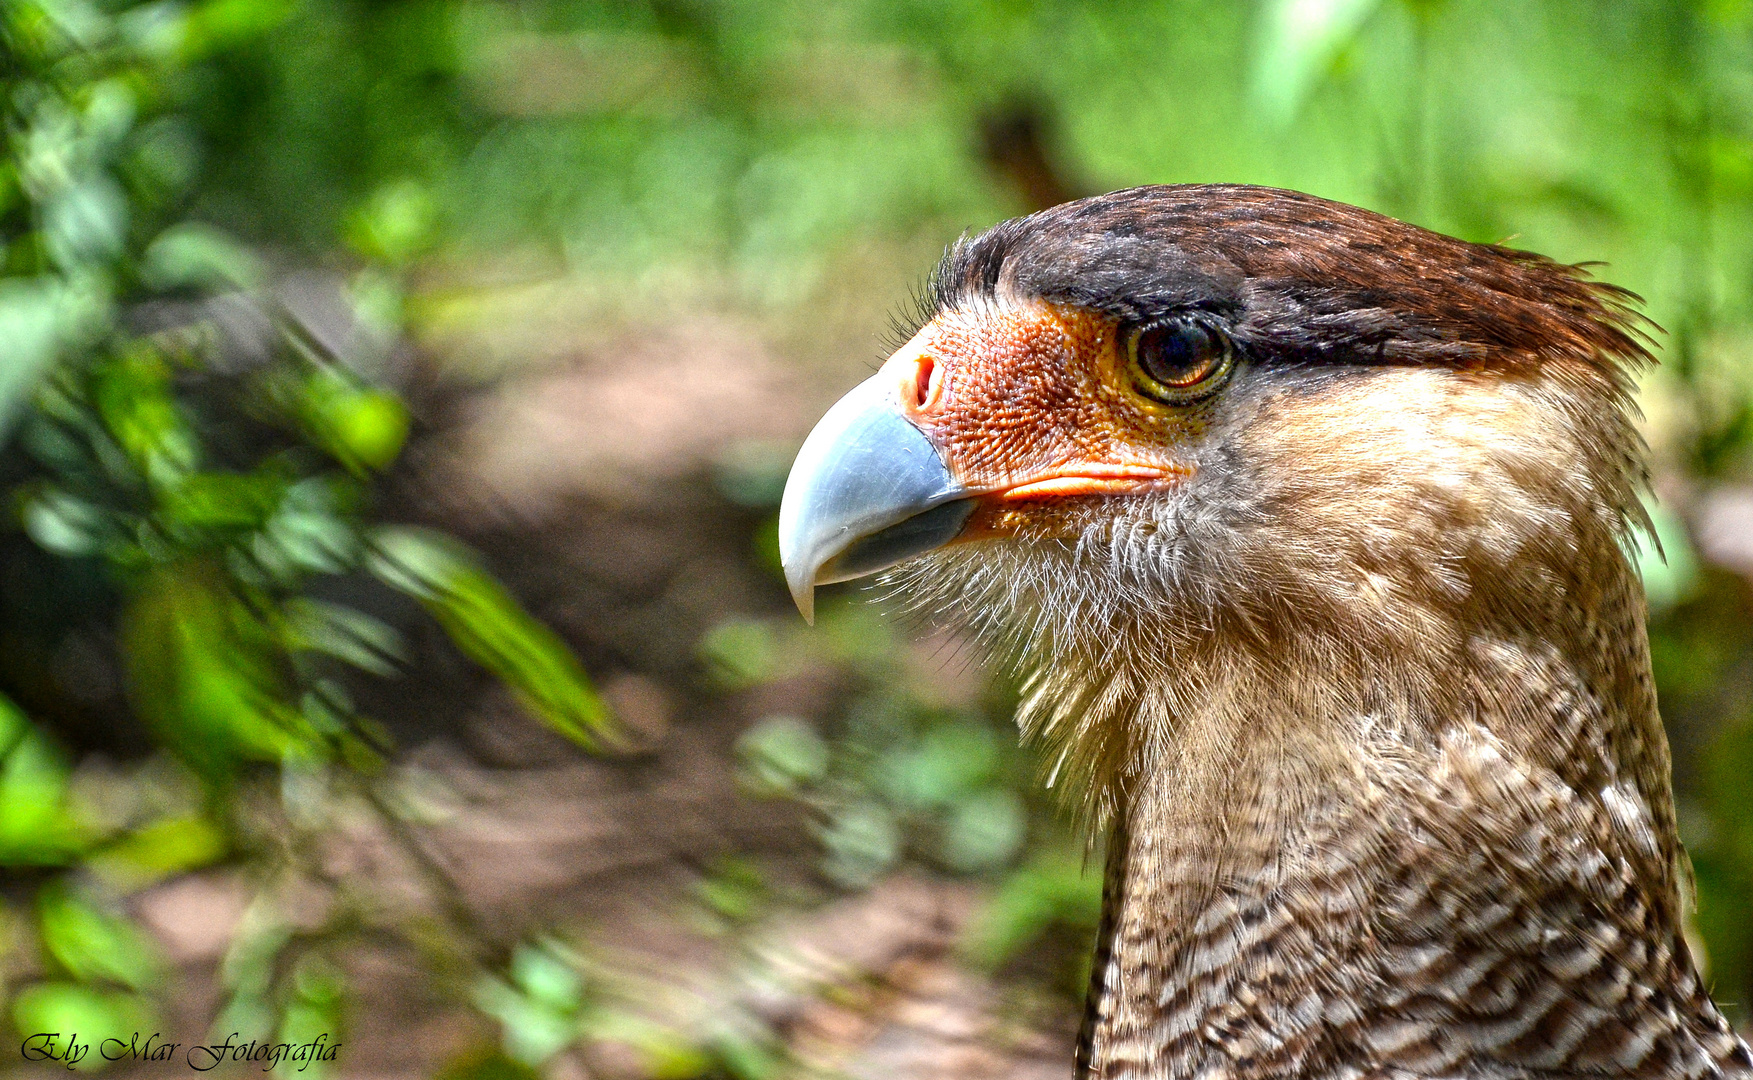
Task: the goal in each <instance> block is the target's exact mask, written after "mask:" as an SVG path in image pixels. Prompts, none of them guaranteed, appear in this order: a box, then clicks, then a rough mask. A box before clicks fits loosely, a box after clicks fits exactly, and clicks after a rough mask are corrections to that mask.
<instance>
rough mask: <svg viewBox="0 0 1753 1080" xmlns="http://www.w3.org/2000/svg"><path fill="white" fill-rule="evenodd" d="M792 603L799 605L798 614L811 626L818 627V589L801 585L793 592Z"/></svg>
mask: <svg viewBox="0 0 1753 1080" xmlns="http://www.w3.org/2000/svg"><path fill="white" fill-rule="evenodd" d="M791 601H792V603H794V604H796V605H797V613H798V614H799V615H802V616H803V621H804V622H805V623H808V624H809V625H810V626H814V625H816V587H815V586H814V585H799V586H796V587H794V588H793V589H792V590H791Z"/></svg>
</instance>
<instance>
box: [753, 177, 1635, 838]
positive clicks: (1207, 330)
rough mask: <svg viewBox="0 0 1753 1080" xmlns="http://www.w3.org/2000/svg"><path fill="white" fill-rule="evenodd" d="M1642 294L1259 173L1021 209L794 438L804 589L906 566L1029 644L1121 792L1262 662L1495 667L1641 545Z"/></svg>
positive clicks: (1021, 648)
mask: <svg viewBox="0 0 1753 1080" xmlns="http://www.w3.org/2000/svg"><path fill="white" fill-rule="evenodd" d="M1634 299H1635V298H1633V297H1631V296H1630V295H1629V294H1627V293H1625V292H1623V291H1621V290H1618V289H1616V288H1613V287H1611V286H1606V285H1602V284H1598V283H1595V282H1592V281H1590V280H1588V278H1587V276H1586V275H1585V274H1584V273H1583V272H1582V271H1581V270H1579V269H1577V268H1574V267H1570V266H1565V265H1560V264H1558V263H1554V262H1552V261H1550V260H1547V259H1544V258H1541V257H1539V256H1535V255H1530V254H1527V253H1524V252H1519V251H1514V250H1510V249H1508V248H1504V247H1496V246H1488V245H1478V244H1470V243H1466V242H1463V241H1460V240H1455V239H1451V238H1449V237H1445V236H1440V235H1438V234H1435V233H1432V232H1428V231H1426V230H1423V229H1419V228H1416V227H1414V226H1411V225H1407V224H1404V223H1402V222H1399V221H1395V220H1392V219H1390V218H1386V217H1383V216H1380V215H1378V214H1374V213H1371V212H1368V211H1365V210H1360V209H1357V208H1355V207H1350V206H1344V205H1340V204H1336V203H1332V202H1328V201H1325V200H1322V199H1317V198H1314V197H1311V196H1308V195H1302V194H1297V193H1294V192H1287V191H1277V190H1270V189H1264V188H1255V187H1244V186H1173V187H1145V188H1136V189H1132V190H1128V191H1121V192H1116V193H1114V194H1111V195H1106V196H1101V197H1098V198H1092V199H1085V200H1082V201H1079V202H1073V203H1068V204H1066V205H1063V206H1059V207H1056V208H1054V209H1051V210H1047V211H1044V212H1042V213H1038V214H1034V215H1032V216H1029V217H1025V218H1021V219H1018V220H1014V221H1010V222H1006V223H1004V224H1001V225H999V226H997V227H995V228H993V229H991V230H989V231H988V232H986V233H984V234H982V235H980V236H978V237H976V238H974V239H972V240H964V241H962V242H960V243H958V244H956V245H955V247H954V248H953V249H952V250H951V251H950V252H949V253H948V254H947V255H946V257H945V259H944V261H943V263H942V265H941V266H940V267H939V269H938V271H937V273H936V275H935V276H934V278H933V279H932V283H931V288H930V291H929V295H928V298H927V301H928V302H927V308H928V310H927V312H926V320H925V322H924V325H923V326H921V327H920V328H919V329H918V332H917V333H916V334H914V336H913V337H912V339H911V340H910V341H908V342H907V343H906V344H905V345H904V346H903V347H902V348H901V349H900V350H899V351H897V352H896V353H895V354H894V355H893V356H892V357H891V358H890V359H889V360H888V362H887V363H886V364H884V365H883V367H882V368H881V369H880V370H879V371H878V372H877V373H876V374H875V375H874V376H873V377H871V378H870V379H869V380H868V381H867V382H865V383H864V384H863V385H861V386H859V387H858V388H856V389H855V390H853V391H852V392H851V393H849V394H848V395H847V396H846V397H845V398H844V399H842V400H841V401H840V403H839V404H837V405H835V406H834V408H833V409H832V410H831V411H830V412H829V413H828V414H827V415H826V416H825V417H824V418H823V420H822V421H821V423H820V424H819V425H818V426H817V428H816V429H815V431H814V432H813V433H812V434H811V435H810V437H809V439H808V440H807V441H806V442H805V444H804V447H803V449H802V451H801V453H800V454H799V457H798V460H797V463H796V465H795V466H794V468H793V471H792V474H791V478H790V482H789V484H788V485H787V488H786V492H785V501H784V505H783V508H782V510H781V514H780V547H781V553H782V556H783V560H784V564H785V569H786V574H787V577H788V580H789V582H790V585H791V589H792V592H793V595H794V596H795V598H796V599H797V602H798V605H799V607H800V608H801V609H802V610H803V611H804V613H805V615H806V616H808V615H809V614H810V613H811V610H812V594H813V590H814V588H815V586H817V585H818V584H823V583H826V582H832V581H840V580H845V579H848V578H853V577H858V576H861V575H865V574H870V573H874V572H876V571H879V570H885V569H888V568H890V567H896V568H897V569H896V570H895V571H894V572H893V577H894V580H895V581H896V582H897V583H898V585H899V586H900V588H901V590H902V592H903V593H904V594H905V595H906V596H907V597H908V599H909V600H910V602H912V603H914V604H915V605H918V606H919V607H921V608H923V609H926V610H929V611H932V612H934V613H937V612H941V613H943V614H945V615H947V616H949V617H951V618H954V619H959V620H961V621H962V622H964V623H965V624H967V625H968V626H970V627H971V628H972V629H973V630H974V631H976V632H977V633H978V634H979V635H980V636H981V637H983V638H984V639H985V640H986V641H988V642H989V643H991V644H992V645H993V646H994V647H995V648H996V649H997V650H999V651H1000V652H1002V653H1006V654H1008V655H1009V657H1010V658H1011V659H1012V660H1013V661H1014V662H1016V663H1018V664H1019V665H1020V666H1021V667H1022V668H1023V670H1024V672H1025V673H1026V675H1027V677H1028V680H1029V681H1028V683H1027V688H1028V693H1027V695H1026V700H1025V708H1024V716H1023V719H1024V725H1025V729H1030V730H1033V731H1034V732H1035V733H1037V734H1039V735H1041V736H1043V738H1044V739H1045V741H1046V742H1047V744H1048V749H1049V751H1050V752H1049V755H1048V758H1049V765H1050V767H1052V768H1053V769H1055V770H1057V771H1059V772H1060V773H1062V774H1064V775H1066V776H1069V777H1071V778H1073V779H1081V780H1082V781H1083V782H1082V783H1081V784H1078V785H1074V786H1076V787H1078V788H1079V790H1080V794H1081V795H1083V796H1084V798H1085V799H1086V800H1087V802H1088V804H1089V806H1090V807H1091V808H1092V809H1094V810H1095V811H1096V812H1097V814H1098V816H1099V815H1101V814H1102V813H1104V812H1105V811H1106V810H1108V809H1110V808H1111V805H1112V802H1113V799H1114V797H1115V793H1114V787H1115V783H1116V782H1123V781H1124V778H1125V775H1126V773H1127V770H1128V769H1129V768H1136V767H1138V766H1137V761H1138V760H1139V754H1140V753H1141V752H1143V748H1147V747H1148V746H1150V745H1153V744H1156V743H1160V742H1165V741H1172V740H1173V739H1174V738H1175V737H1176V723H1177V717H1179V716H1183V715H1185V714H1187V713H1188V712H1189V711H1196V710H1198V709H1201V708H1206V707H1209V706H1210V703H1211V702H1213V701H1222V700H1228V699H1230V698H1235V697H1236V696H1237V695H1242V694H1244V692H1246V693H1252V694H1255V695H1257V694H1258V693H1259V691H1260V690H1261V688H1262V687H1263V686H1270V687H1272V688H1273V690H1272V692H1273V693H1275V694H1279V695H1281V696H1282V697H1283V699H1284V701H1285V702H1286V704H1287V708H1286V713H1287V715H1289V714H1294V715H1297V716H1301V717H1305V718H1308V717H1315V718H1318V717H1320V716H1323V715H1332V716H1334V717H1345V718H1348V719H1346V720H1345V722H1346V723H1350V724H1353V725H1356V724H1360V723H1384V724H1392V723H1398V722H1405V721H1404V718H1405V717H1408V716H1417V715H1431V714H1440V713H1442V712H1443V707H1444V706H1446V705H1451V704H1453V703H1454V701H1453V700H1452V699H1456V698H1458V696H1460V695H1463V694H1465V693H1468V692H1474V693H1477V692H1478V688H1477V687H1474V688H1473V690H1472V691H1469V690H1468V689H1467V688H1466V687H1462V686H1457V685H1454V683H1455V681H1456V680H1455V679H1454V678H1450V677H1448V676H1447V675H1445V672H1455V671H1462V670H1467V671H1471V670H1473V669H1475V668H1476V667H1477V664H1476V663H1474V662H1473V661H1472V660H1470V661H1469V663H1468V664H1463V665H1459V666H1454V665H1448V664H1447V660H1448V659H1449V658H1453V657H1457V656H1460V655H1461V654H1463V653H1468V652H1469V650H1473V651H1477V650H1478V649H1480V648H1482V647H1485V646H1482V645H1481V641H1482V640H1490V641H1495V640H1500V639H1509V638H1514V637H1515V635H1517V634H1522V635H1524V636H1526V635H1531V634H1532V635H1540V636H1542V637H1544V638H1547V639H1550V638H1553V637H1554V636H1558V637H1562V636H1564V635H1567V634H1571V633H1572V632H1573V631H1574V632H1576V633H1583V632H1585V630H1584V629H1582V628H1581V626H1580V624H1579V625H1578V626H1577V627H1573V626H1571V624H1570V622H1567V621H1566V620H1567V619H1570V615H1567V612H1569V611H1572V609H1574V610H1575V611H1576V612H1585V613H1586V610H1587V609H1588V608H1589V606H1590V604H1591V603H1593V600H1591V597H1592V596H1594V595H1595V594H1596V593H1598V592H1599V590H1600V589H1601V588H1604V587H1607V586H1603V585H1601V584H1599V583H1598V581H1597V580H1595V579H1597V578H1600V577H1601V575H1600V574H1599V573H1598V570H1599V569H1600V567H1599V565H1598V564H1600V563H1602V562H1603V561H1605V562H1611V563H1613V564H1614V566H1615V568H1616V569H1615V571H1614V573H1613V574H1611V575H1607V576H1608V577H1611V578H1612V579H1613V580H1614V581H1623V579H1624V576H1625V575H1624V574H1623V573H1621V572H1620V571H1623V570H1624V562H1625V556H1624V554H1623V550H1622V545H1623V542H1624V539H1625V532H1626V528H1627V524H1628V522H1634V521H1636V520H1638V519H1639V518H1640V513H1641V512H1640V510H1639V509H1638V507H1639V504H1638V500H1637V488H1638V485H1639V484H1640V483H1641V482H1642V469H1641V464H1640V454H1639V443H1638V440H1637V436H1636V434H1635V431H1634V429H1633V427H1632V424H1631V420H1630V419H1629V418H1628V416H1627V411H1628V406H1627V398H1626V394H1627V386H1628V374H1627V367H1628V366H1629V365H1635V364H1637V363H1639V362H1641V361H1643V360H1645V359H1647V353H1646V352H1645V351H1644V349H1643V347H1642V345H1641V343H1640V338H1639V332H1638V327H1637V317H1636V316H1635V315H1634V314H1633V313H1632V312H1631V310H1630V308H1629V306H1628V305H1629V302H1630V301H1632V300H1634ZM1602 580H1604V579H1602ZM1582 617H1583V616H1581V615H1579V616H1578V618H1582ZM1571 621H1574V620H1571ZM1584 621H1585V622H1586V618H1585V619H1584ZM1556 623H1563V624H1564V625H1563V626H1562V627H1560V628H1558V629H1556V630H1555V625H1556ZM1482 635H1483V637H1482ZM1475 659H1476V658H1475ZM1360 718H1363V719H1360ZM1310 722H1318V721H1313V720H1312V721H1310ZM1511 734H1514V733H1511ZM1525 735H1526V737H1528V738H1536V737H1538V733H1537V732H1532V731H1530V732H1527V733H1525ZM1506 737H1507V736H1506Z"/></svg>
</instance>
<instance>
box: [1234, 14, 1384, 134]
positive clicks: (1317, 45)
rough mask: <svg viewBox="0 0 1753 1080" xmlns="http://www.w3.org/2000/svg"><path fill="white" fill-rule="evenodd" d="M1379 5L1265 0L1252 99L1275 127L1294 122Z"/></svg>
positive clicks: (1255, 61) (1255, 58)
mask: <svg viewBox="0 0 1753 1080" xmlns="http://www.w3.org/2000/svg"><path fill="white" fill-rule="evenodd" d="M1380 4H1381V0H1269V2H1268V3H1267V4H1266V6H1265V9H1264V20H1263V26H1262V30H1261V34H1260V44H1259V48H1258V49H1257V51H1256V52H1255V54H1254V74H1253V96H1254V100H1255V103H1256V104H1257V105H1258V106H1259V108H1260V111H1261V112H1262V113H1264V114H1265V115H1266V117H1267V119H1269V120H1270V121H1272V122H1273V123H1274V124H1278V125H1285V124H1289V123H1290V122H1291V121H1292V120H1293V119H1295V118H1296V114H1297V111H1298V110H1299V109H1300V108H1302V104H1303V102H1304V100H1306V99H1307V97H1308V95H1309V92H1310V91H1311V90H1312V89H1313V88H1314V86H1315V84H1316V83H1317V82H1318V81H1319V80H1320V78H1321V76H1322V75H1323V74H1324V73H1325V72H1326V70H1327V67H1328V65H1329V64H1331V63H1332V62H1333V60H1334V58H1335V57H1337V56H1338V55H1339V54H1340V52H1341V51H1343V50H1344V48H1345V47H1346V46H1347V45H1348V44H1350V42H1351V41H1352V39H1353V38H1354V37H1356V36H1357V32H1358V31H1359V30H1360V29H1362V28H1363V24H1364V21H1365V20H1367V19H1368V18H1369V17H1370V15H1371V14H1372V13H1373V12H1374V11H1375V10H1376V8H1377V7H1378V6H1379V5H1380Z"/></svg>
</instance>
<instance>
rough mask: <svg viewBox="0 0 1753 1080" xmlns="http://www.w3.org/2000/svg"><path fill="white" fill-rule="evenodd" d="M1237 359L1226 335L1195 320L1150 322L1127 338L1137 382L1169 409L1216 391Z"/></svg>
mask: <svg viewBox="0 0 1753 1080" xmlns="http://www.w3.org/2000/svg"><path fill="white" fill-rule="evenodd" d="M1233 356H1234V349H1232V348H1231V346H1230V339H1229V338H1228V337H1227V336H1225V335H1224V334H1223V333H1221V332H1219V331H1217V330H1214V329H1212V328H1211V327H1208V326H1206V325H1204V324H1203V323H1200V322H1196V321H1194V320H1192V319H1175V320H1172V321H1169V322H1159V323H1149V324H1147V325H1144V326H1141V327H1139V328H1137V329H1135V330H1133V331H1132V332H1131V333H1130V334H1129V335H1127V338H1126V359H1127V364H1128V366H1129V367H1130V368H1131V371H1132V380H1133V382H1134V383H1136V384H1137V385H1138V389H1139V391H1140V392H1141V393H1144V394H1146V395H1148V396H1150V397H1153V398H1156V399H1157V400H1158V401H1162V402H1166V403H1167V404H1170V405H1185V404H1187V403H1188V402H1191V401H1197V400H1199V399H1200V398H1202V397H1205V396H1206V395H1207V394H1210V393H1213V392H1214V391H1216V390H1217V388H1218V387H1219V386H1221V385H1222V384H1223V379H1224V377H1225V376H1226V375H1228V374H1229V371H1230V366H1231V361H1232V358H1233Z"/></svg>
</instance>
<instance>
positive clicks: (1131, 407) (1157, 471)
mask: <svg viewBox="0 0 1753 1080" xmlns="http://www.w3.org/2000/svg"><path fill="white" fill-rule="evenodd" d="M1115 331H1116V327H1115V325H1114V323H1113V321H1112V320H1109V319H1107V318H1105V317H1102V316H1099V315H1096V314H1093V313H1090V312H1086V311H1080V310H1075V309H1069V308H1061V307H1058V306H1055V305H1049V304H1040V303H1036V304H1029V305H1025V306H1021V307H1016V308H1010V309H1003V310H998V311H986V312H975V313H952V314H949V315H945V316H941V317H939V318H938V319H937V320H935V321H933V322H932V323H931V324H930V325H928V326H927V327H926V328H925V329H924V330H922V331H921V332H920V333H919V335H918V336H917V337H915V338H914V339H913V341H911V342H909V343H908V344H907V345H906V346H905V347H903V348H902V349H901V350H900V351H899V352H897V353H896V354H895V356H894V357H892V358H891V359H890V361H889V364H888V365H886V370H889V371H890V372H891V373H892V377H894V378H895V379H896V380H897V387H896V389H897V397H898V399H899V400H900V402H901V405H902V408H903V410H904V411H905V412H906V413H907V415H908V418H909V419H911V420H912V421H913V422H914V423H915V424H917V425H918V426H919V427H920V429H921V430H923V431H924V432H925V433H926V434H927V435H928V436H930V437H931V439H932V441H933V442H934V443H935V444H936V445H937V447H938V449H939V451H940V452H941V453H942V454H943V457H944V460H945V462H946V463H947V464H948V465H949V467H950V469H951V471H952V472H953V473H955V475H956V478H957V479H958V480H959V481H961V482H962V483H963V484H964V485H966V486H967V487H968V488H969V489H970V490H971V491H975V492H980V493H982V494H983V495H985V498H983V499H982V500H981V503H982V505H981V507H980V508H979V509H978V510H977V511H976V512H975V515H974V517H973V519H972V520H971V521H970V522H969V525H968V528H967V529H966V530H965V531H964V532H963V534H962V537H961V539H964V540H967V539H981V538H985V537H991V536H1002V535H1012V534H1014V533H1016V532H1018V531H1022V530H1024V529H1027V530H1029V531H1031V532H1035V533H1037V534H1049V535H1050V534H1052V533H1053V532H1055V531H1057V529H1056V525H1057V524H1059V523H1060V522H1065V523H1066V524H1067V526H1068V527H1069V519H1070V518H1071V517H1073V516H1075V515H1074V514H1073V510H1074V509H1075V506H1074V504H1082V503H1083V502H1084V500H1086V499H1089V498H1099V497H1104V496H1124V495H1127V494H1130V493H1133V492H1136V491H1138V490H1140V489H1141V488H1144V487H1152V486H1158V485H1161V484H1163V483H1172V482H1174V481H1175V480H1177V479H1179V478H1182V477H1184V476H1185V475H1187V473H1188V472H1189V471H1190V470H1189V468H1188V466H1187V465H1186V464H1185V463H1184V462H1183V461H1181V460H1178V459H1177V456H1176V455H1175V454H1174V452H1173V447H1174V445H1175V443H1176V442H1177V441H1178V438H1177V436H1179V435H1183V434H1184V432H1183V431H1181V430H1179V428H1181V427H1184V423H1183V422H1182V421H1181V420H1180V419H1179V418H1178V417H1177V416H1176V415H1175V414H1173V413H1171V412H1168V411H1165V410H1164V409H1162V408H1161V407H1159V406H1156V405H1154V404H1153V403H1150V402H1147V401H1144V400H1143V399H1141V398H1140V396H1139V395H1138V394H1137V393H1136V392H1135V391H1133V390H1131V389H1130V385H1129V382H1128V380H1127V378H1126V376H1125V373H1124V363H1123V362H1122V361H1121V359H1120V356H1119V351H1118V348H1117V346H1116V341H1115V336H1116V334H1115Z"/></svg>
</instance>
